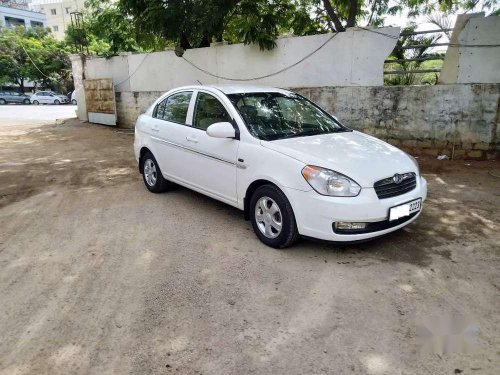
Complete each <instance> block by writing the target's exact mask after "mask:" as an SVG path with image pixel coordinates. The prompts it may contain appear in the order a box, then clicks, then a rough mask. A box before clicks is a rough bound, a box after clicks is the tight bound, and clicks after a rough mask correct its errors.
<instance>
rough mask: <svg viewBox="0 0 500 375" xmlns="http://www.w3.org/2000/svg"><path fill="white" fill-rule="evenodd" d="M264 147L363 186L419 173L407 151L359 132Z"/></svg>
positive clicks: (274, 142) (286, 141) (327, 135)
mask: <svg viewBox="0 0 500 375" xmlns="http://www.w3.org/2000/svg"><path fill="white" fill-rule="evenodd" d="M261 144H262V146H264V147H266V148H269V149H271V150H274V151H277V152H279V153H282V154H284V155H288V156H290V157H292V158H294V159H297V160H299V161H301V162H303V163H305V164H309V165H316V166H319V167H324V168H328V169H332V170H334V171H336V172H339V173H342V174H344V175H346V176H348V177H350V178H352V179H353V180H355V181H356V182H357V183H358V184H360V185H361V186H362V187H373V184H374V183H375V182H376V181H378V180H380V179H382V178H386V177H390V176H393V175H394V174H396V173H405V172H415V173H418V170H417V167H416V166H415V164H414V163H413V161H412V160H411V159H410V157H409V156H408V155H407V154H406V153H405V152H403V151H401V150H400V149H398V148H396V147H394V146H391V145H390V144H388V143H386V142H383V141H381V140H379V139H377V138H374V137H372V136H369V135H366V134H363V133H360V132H357V131H352V132H342V133H331V134H322V135H315V136H306V137H297V138H288V139H280V140H276V141H261Z"/></svg>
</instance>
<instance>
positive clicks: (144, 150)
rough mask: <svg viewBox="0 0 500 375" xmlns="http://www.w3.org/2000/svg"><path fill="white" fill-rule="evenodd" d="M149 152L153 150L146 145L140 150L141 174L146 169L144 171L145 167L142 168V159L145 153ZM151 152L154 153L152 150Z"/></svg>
mask: <svg viewBox="0 0 500 375" xmlns="http://www.w3.org/2000/svg"><path fill="white" fill-rule="evenodd" d="M147 152H151V150H150V149H149V148H147V147H146V146H143V147H142V148H141V150H140V151H139V172H140V173H141V174H142V172H144V171H143V168H142V163H141V160H142V157H143V156H144V155H146V153H147ZM151 154H153V153H152V152H151Z"/></svg>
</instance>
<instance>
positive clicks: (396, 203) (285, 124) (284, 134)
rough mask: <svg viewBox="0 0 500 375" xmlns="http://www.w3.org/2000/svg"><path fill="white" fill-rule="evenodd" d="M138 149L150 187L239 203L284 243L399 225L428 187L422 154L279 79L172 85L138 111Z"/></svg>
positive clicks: (262, 234)
mask: <svg viewBox="0 0 500 375" xmlns="http://www.w3.org/2000/svg"><path fill="white" fill-rule="evenodd" d="M134 151H135V157H136V159H137V161H138V163H139V170H140V172H141V173H142V175H143V179H144V183H145V185H146V188H147V189H149V191H151V192H153V193H161V192H164V191H166V190H168V189H169V188H170V187H171V186H172V185H173V183H177V184H179V185H183V186H186V187H188V188H190V189H193V190H195V191H198V192H200V193H202V194H205V195H207V196H209V197H212V198H214V199H218V200H220V201H222V202H225V203H227V204H230V205H232V206H234V207H237V208H239V209H241V210H243V211H244V214H245V218H247V219H250V220H251V223H252V226H253V229H254V231H255V233H256V234H257V236H258V238H259V239H260V240H261V241H262V242H263V243H265V244H266V245H268V246H272V247H275V248H284V247H287V246H290V245H292V244H293V243H294V242H295V241H296V240H297V239H298V238H299V237H300V236H301V235H302V236H305V237H312V238H317V239H321V240H327V241H335V242H354V241H359V240H366V239H368V238H372V237H377V236H380V235H383V234H386V233H389V232H392V231H395V230H398V229H400V228H402V227H404V226H405V225H408V224H409V223H411V222H412V221H414V220H415V219H416V218H417V217H418V216H419V215H420V212H421V210H422V202H423V201H424V200H425V198H426V196H427V182H426V180H425V179H424V178H423V177H421V176H420V173H419V168H418V164H417V162H416V160H415V159H414V158H413V157H411V156H410V155H408V154H406V153H405V152H403V151H401V150H399V149H397V148H396V147H393V146H391V145H389V144H387V143H385V142H383V141H381V140H379V139H376V138H374V137H371V136H369V135H366V134H363V133H360V132H358V131H354V130H351V129H349V128H347V127H346V126H344V125H342V124H341V123H340V122H339V121H338V120H337V119H336V118H335V117H334V116H331V115H330V114H328V113H327V112H325V111H324V110H323V109H321V108H320V107H318V106H317V105H315V104H314V103H312V102H311V101H309V100H308V99H306V98H304V97H302V96H300V95H297V94H295V93H293V92H290V91H287V90H282V89H277V88H267V87H252V86H243V85H231V86H223V85H221V86H187V87H180V88H177V89H174V90H171V91H169V92H167V93H166V94H164V95H163V96H161V97H160V98H159V99H158V100H156V101H155V102H154V103H153V105H152V106H151V107H150V108H149V109H148V110H147V111H146V113H144V114H143V115H141V116H140V117H139V118H138V120H137V123H136V126H135V140H134Z"/></svg>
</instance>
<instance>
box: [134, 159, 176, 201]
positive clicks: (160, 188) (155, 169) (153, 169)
mask: <svg viewBox="0 0 500 375" xmlns="http://www.w3.org/2000/svg"><path fill="white" fill-rule="evenodd" d="M141 171H142V179H143V180H144V185H146V188H147V189H148V190H149V191H150V192H152V193H163V192H165V191H167V190H169V189H170V188H171V187H172V185H173V183H172V182H170V181H167V180H166V179H165V178H164V177H163V174H162V173H161V170H160V166H159V165H158V163H157V161H156V159H155V157H154V156H153V154H152V153H151V152H147V153H146V154H145V155H144V156H143V157H142V158H141Z"/></svg>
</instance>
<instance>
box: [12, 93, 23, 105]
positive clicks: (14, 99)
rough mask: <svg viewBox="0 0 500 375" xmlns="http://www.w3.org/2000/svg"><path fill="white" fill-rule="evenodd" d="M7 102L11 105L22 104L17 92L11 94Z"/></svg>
mask: <svg viewBox="0 0 500 375" xmlns="http://www.w3.org/2000/svg"><path fill="white" fill-rule="evenodd" d="M9 100H10V101H11V102H12V103H21V102H22V96H21V94H19V93H18V92H11V93H10V99H9Z"/></svg>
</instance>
